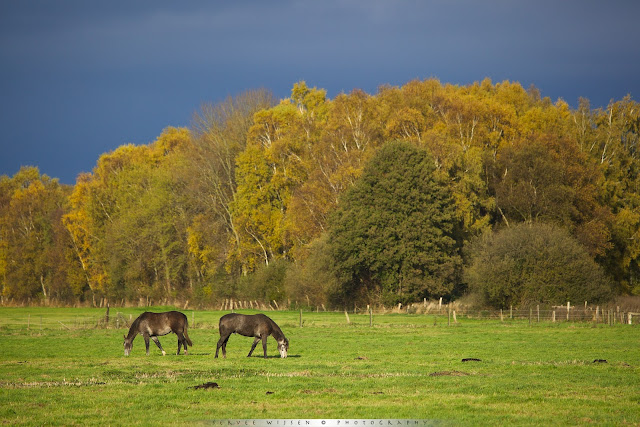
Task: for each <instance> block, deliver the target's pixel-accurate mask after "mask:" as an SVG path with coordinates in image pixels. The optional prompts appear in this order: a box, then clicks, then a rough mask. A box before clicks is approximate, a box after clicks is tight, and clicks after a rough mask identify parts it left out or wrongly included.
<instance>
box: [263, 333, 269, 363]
mask: <svg viewBox="0 0 640 427" xmlns="http://www.w3.org/2000/svg"><path fill="white" fill-rule="evenodd" d="M267 338H269V335H267V334H264V335H262V350H263V351H264V358H265V359H266V358H267Z"/></svg>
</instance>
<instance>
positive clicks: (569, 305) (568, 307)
mask: <svg viewBox="0 0 640 427" xmlns="http://www.w3.org/2000/svg"><path fill="white" fill-rule="evenodd" d="M570 309H571V303H570V302H569V301H567V322H568V321H569V310H570Z"/></svg>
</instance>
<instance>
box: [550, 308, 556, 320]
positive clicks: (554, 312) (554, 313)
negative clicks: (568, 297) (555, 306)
mask: <svg viewBox="0 0 640 427" xmlns="http://www.w3.org/2000/svg"><path fill="white" fill-rule="evenodd" d="M551 319H552V321H553V323H556V311H555V310H553V315H552V316H551Z"/></svg>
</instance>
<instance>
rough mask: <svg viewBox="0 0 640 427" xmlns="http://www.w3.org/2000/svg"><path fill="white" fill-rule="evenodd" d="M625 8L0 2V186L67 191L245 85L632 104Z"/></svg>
mask: <svg viewBox="0 0 640 427" xmlns="http://www.w3.org/2000/svg"><path fill="white" fill-rule="evenodd" d="M639 17H640V2H636V1H632V0H629V1H626V0H625V1H620V0H608V1H600V0H598V1H591V0H536V1H519V0H486V1H478V0H436V1H432V0H387V1H383V0H322V1H317V0H308V1H307V0H299V1H294V0H287V1H258V0H256V1H242V0H237V1H184V2H176V1H158V0H153V1H129V0H128V1H120V0H118V1H115V0H110V1H102V2H95V1H86V0H77V1H75V0H74V1H71V0H56V1H50V0H40V1H36V0H19V1H14V0H0V129H1V132H0V147H1V150H0V175H2V174H5V175H10V176H11V175H13V174H15V173H16V172H17V171H18V169H19V168H20V166H21V165H33V166H38V167H39V168H40V171H41V172H42V173H45V174H47V175H49V176H52V177H57V178H60V180H61V182H64V183H68V184H73V183H74V182H75V178H76V176H77V175H78V173H80V172H83V171H84V172H89V171H91V170H92V168H93V167H94V166H95V164H96V161H97V159H98V157H99V156H100V154H102V153H104V152H108V151H112V150H114V149H115V148H117V147H118V146H120V145H122V144H126V143H135V144H143V143H148V142H150V141H153V140H154V139H155V138H156V137H157V136H158V135H159V134H160V133H161V132H162V129H163V128H165V127H167V126H188V125H189V124H190V121H191V117H192V115H193V113H194V112H195V111H197V110H198V109H199V108H200V106H201V105H202V104H203V103H216V102H219V101H221V100H222V99H224V98H225V97H227V96H228V95H232V96H233V95H236V94H238V93H240V92H242V91H244V90H246V89H257V88H267V89H270V90H272V91H273V92H274V94H275V95H276V96H277V97H280V98H284V97H287V96H288V95H289V92H290V90H291V87H292V86H293V84H294V83H295V82H297V81H299V80H305V81H306V82H307V84H308V85H310V86H317V87H319V88H324V89H326V90H327V91H328V94H329V96H330V97H334V96H335V95H336V94H338V93H340V92H343V91H344V92H350V91H351V90H352V89H354V88H361V89H364V90H365V91H367V92H368V93H371V94H373V93H375V92H376V90H377V87H378V86H379V85H381V84H392V85H402V84H404V83H406V82H408V81H409V80H412V79H415V78H418V79H425V78H429V77H436V78H438V79H439V80H440V81H441V82H443V83H454V84H461V85H464V84H469V83H473V82H474V81H480V80H482V79H483V78H485V77H489V78H491V79H492V80H493V81H494V82H498V81H502V80H511V81H518V82H520V83H521V84H522V85H523V86H524V87H528V86H529V85H530V84H534V85H535V86H536V87H538V88H539V89H540V91H541V93H542V95H543V96H548V97H550V98H551V99H552V100H554V101H555V100H556V99H558V98H563V99H564V100H566V101H567V102H569V103H570V104H571V105H573V106H575V105H576V103H577V99H578V97H580V96H582V97H586V98H589V100H591V104H592V106H606V104H607V103H608V102H609V100H610V99H612V98H613V99H615V100H618V99H621V98H622V97H624V96H625V95H626V94H631V96H632V97H633V99H634V100H636V101H638V100H640V34H639V29H638V18H639Z"/></svg>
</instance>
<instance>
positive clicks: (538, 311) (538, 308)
mask: <svg viewBox="0 0 640 427" xmlns="http://www.w3.org/2000/svg"><path fill="white" fill-rule="evenodd" d="M536 313H537V314H538V323H540V305H536Z"/></svg>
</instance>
